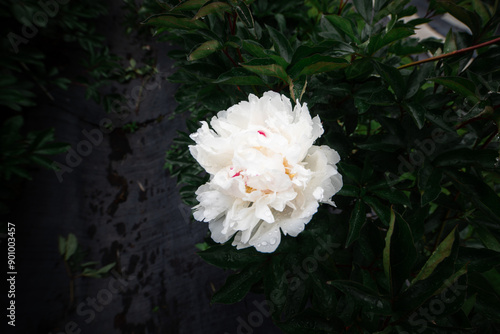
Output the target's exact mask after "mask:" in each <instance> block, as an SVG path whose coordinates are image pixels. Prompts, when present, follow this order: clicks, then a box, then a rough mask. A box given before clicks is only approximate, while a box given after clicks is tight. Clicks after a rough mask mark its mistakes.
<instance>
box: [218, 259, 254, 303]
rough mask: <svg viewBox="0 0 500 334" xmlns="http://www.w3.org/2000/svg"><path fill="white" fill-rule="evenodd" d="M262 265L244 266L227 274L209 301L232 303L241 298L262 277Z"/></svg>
mask: <svg viewBox="0 0 500 334" xmlns="http://www.w3.org/2000/svg"><path fill="white" fill-rule="evenodd" d="M262 273H263V270H262V265H260V264H257V265H253V266H249V267H246V268H245V269H243V270H242V271H241V272H239V273H236V274H233V275H231V276H229V277H228V278H227V280H226V283H224V285H223V286H222V287H221V288H220V289H219V291H217V292H216V293H215V294H214V295H213V297H212V300H211V303H222V304H233V303H236V302H239V301H240V300H242V299H243V298H244V297H245V296H246V295H247V293H248V292H249V291H250V289H251V287H252V286H253V285H254V284H255V283H257V282H258V281H259V280H260V279H262Z"/></svg>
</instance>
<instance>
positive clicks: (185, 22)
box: [142, 14, 208, 30]
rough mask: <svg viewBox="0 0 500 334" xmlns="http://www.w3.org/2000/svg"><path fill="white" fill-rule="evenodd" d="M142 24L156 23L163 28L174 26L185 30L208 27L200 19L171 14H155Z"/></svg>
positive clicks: (155, 24)
mask: <svg viewBox="0 0 500 334" xmlns="http://www.w3.org/2000/svg"><path fill="white" fill-rule="evenodd" d="M142 24H149V25H154V26H157V27H161V28H173V29H183V30H194V29H208V27H207V25H206V24H205V23H203V22H202V21H199V20H194V21H193V20H191V19H188V18H184V17H176V16H171V15H165V14H160V15H153V16H151V17H149V18H147V19H146V20H145V21H144V22H142Z"/></svg>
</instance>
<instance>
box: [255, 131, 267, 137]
mask: <svg viewBox="0 0 500 334" xmlns="http://www.w3.org/2000/svg"><path fill="white" fill-rule="evenodd" d="M257 132H258V133H260V134H261V135H263V136H264V137H267V136H266V133H265V132H264V131H261V130H259V131H257Z"/></svg>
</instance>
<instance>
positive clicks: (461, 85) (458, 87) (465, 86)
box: [429, 77, 480, 104]
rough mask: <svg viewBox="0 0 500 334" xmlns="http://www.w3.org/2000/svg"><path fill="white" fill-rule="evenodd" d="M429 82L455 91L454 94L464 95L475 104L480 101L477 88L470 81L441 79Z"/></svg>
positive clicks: (454, 78)
mask: <svg viewBox="0 0 500 334" xmlns="http://www.w3.org/2000/svg"><path fill="white" fill-rule="evenodd" d="M429 80H431V81H434V82H436V83H438V84H440V85H443V86H445V87H447V88H449V89H451V90H453V91H454V92H456V93H458V94H460V95H462V96H463V97H465V98H467V99H468V100H469V101H470V102H472V103H474V104H476V103H478V102H479V101H480V100H479V98H478V97H477V96H476V93H475V91H476V86H475V85H474V83H473V82H472V81H470V80H469V79H466V78H462V77H440V78H430V79H429Z"/></svg>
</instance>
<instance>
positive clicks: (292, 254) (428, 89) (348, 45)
mask: <svg viewBox="0 0 500 334" xmlns="http://www.w3.org/2000/svg"><path fill="white" fill-rule="evenodd" d="M172 2H174V1H172ZM408 3H409V1H405V0H399V1H384V0H381V1H375V2H372V1H371V0H367V1H364V0H355V1H353V2H347V1H345V2H344V1H343V0H340V1H322V0H317V1H313V0H307V1H297V0H287V1H255V2H254V1H242V0H228V1H218V2H213V1H207V0H204V1H198V0H188V1H183V2H180V3H178V2H176V5H175V6H174V5H170V4H167V3H162V6H163V8H164V11H163V12H162V13H158V14H157V15H153V16H151V17H149V18H148V19H147V20H146V21H145V22H144V23H145V24H147V25H152V26H154V27H155V28H156V29H157V30H156V34H157V35H158V36H160V38H161V39H163V40H172V41H174V42H175V43H177V44H178V45H179V47H180V49H179V50H175V51H172V52H171V53H170V57H172V58H174V59H175V60H176V61H177V63H176V65H177V72H176V73H175V74H174V75H172V76H171V77H170V81H172V82H175V83H180V84H181V86H180V88H179V90H178V92H177V94H176V99H177V101H178V103H179V104H178V107H177V112H178V113H182V112H189V113H190V118H189V120H188V124H187V125H188V129H189V131H191V132H193V131H195V130H196V129H197V128H198V126H199V121H201V120H206V119H208V118H210V117H211V116H213V115H215V114H216V113H217V112H218V111H220V110H224V109H227V108H228V107H230V106H232V105H234V104H236V103H238V102H239V101H242V100H246V99H247V98H248V95H249V94H250V93H253V94H256V95H259V96H260V95H262V93H263V92H265V91H268V90H274V91H276V92H280V93H283V94H286V95H288V96H289V97H290V98H291V99H292V100H293V101H295V100H298V101H300V102H301V103H303V102H307V104H308V106H309V110H311V112H312V113H313V114H317V115H319V116H320V118H321V120H322V121H323V127H324V128H325V134H324V135H323V137H322V138H321V141H320V144H326V145H329V146H331V147H333V148H334V149H335V150H337V151H338V152H339V154H340V156H341V162H340V164H339V171H340V173H341V174H342V175H343V179H344V186H343V188H342V190H341V191H340V192H339V193H338V194H337V195H335V196H334V200H335V202H336V204H337V208H338V210H335V211H334V210H331V209H328V208H326V207H321V208H320V210H319V212H317V213H316V215H315V216H314V217H313V219H312V221H311V222H309V224H308V225H307V226H306V229H305V230H304V231H303V232H302V233H300V234H299V235H298V236H297V237H295V238H294V237H290V236H287V237H282V241H281V244H280V246H279V248H278V249H277V250H276V251H275V252H274V253H271V254H263V253H259V252H257V251H255V250H254V249H253V248H252V249H244V250H236V248H235V247H233V246H231V241H229V242H227V243H226V244H222V245H220V244H217V243H215V242H213V241H211V240H210V239H209V238H208V239H207V241H206V243H205V244H202V245H199V247H200V248H201V249H203V251H201V252H200V253H199V254H200V256H201V257H202V258H203V259H204V260H205V261H207V262H209V263H211V264H213V265H216V266H218V267H220V268H224V269H231V270H234V271H235V272H234V273H233V274H232V275H231V276H229V277H228V279H227V282H226V284H225V285H224V286H222V287H221V288H220V290H219V291H218V292H216V293H215V295H214V296H213V302H219V303H234V302H237V301H239V300H241V299H243V298H244V297H245V295H246V294H247V293H248V292H249V291H250V290H252V291H254V292H259V293H263V294H264V295H265V298H266V299H267V300H268V301H269V304H270V306H271V316H272V319H273V321H274V322H275V323H276V324H277V325H278V326H279V327H280V328H281V329H282V330H283V331H284V332H286V333H351V332H352V333H375V332H377V333H423V332H425V333H458V332H460V333H462V332H463V333H465V332H480V333H497V332H498V330H499V329H500V327H499V326H500V316H499V315H500V308H499V305H500V272H499V271H498V266H499V263H500V227H499V226H500V225H499V223H500V198H499V196H498V194H499V187H498V180H499V177H500V174H499V169H498V155H499V152H498V150H499V146H498V137H497V135H498V124H499V117H500V110H499V107H500V90H499V88H500V67H499V65H498V64H500V47H499V45H498V42H499V41H500V39H499V37H498V36H495V33H496V31H497V29H498V23H499V22H500V17H499V16H498V14H497V12H496V5H494V4H493V2H491V1H472V2H471V1H460V2H450V1H431V2H430V3H429V8H428V10H427V13H426V15H425V16H424V17H421V18H417V19H407V20H405V19H404V18H408V17H409V16H411V15H413V14H415V13H416V8H415V7H413V6H411V5H409V4H408ZM444 13H448V14H450V15H452V16H454V17H455V18H456V19H458V20H459V21H461V22H462V23H464V24H465V25H466V26H467V27H468V29H469V31H467V32H454V31H452V30H450V32H449V33H448V34H447V36H446V39H445V40H444V41H442V40H438V39H433V38H427V39H423V40H419V39H417V38H416V37H415V36H414V34H415V30H416V29H418V26H419V25H421V24H424V23H427V22H430V21H431V20H432V19H433V18H434V17H435V16H436V15H440V14H444ZM191 144H193V141H192V140H191V139H190V138H189V136H188V135H187V134H185V133H180V134H179V137H178V139H177V140H176V141H175V145H174V146H172V148H171V150H170V151H169V152H168V153H167V158H166V165H165V166H166V168H168V169H169V170H170V172H171V174H172V175H174V176H177V180H178V182H179V183H180V184H182V185H183V187H182V188H181V196H182V198H183V200H184V201H185V202H186V203H187V204H189V205H195V204H197V201H196V197H195V194H194V192H195V190H196V189H197V188H198V187H199V186H200V185H202V184H203V183H204V182H206V181H207V176H206V174H204V173H203V170H202V168H201V167H200V166H198V165H197V163H196V162H195V160H194V159H193V158H192V157H191V155H190V153H189V149H188V146H189V145H191ZM318 249H319V250H318ZM325 252H326V253H325ZM318 254H322V255H323V256H319V255H318ZM325 254H327V255H328V256H325Z"/></svg>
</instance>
